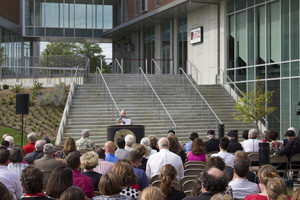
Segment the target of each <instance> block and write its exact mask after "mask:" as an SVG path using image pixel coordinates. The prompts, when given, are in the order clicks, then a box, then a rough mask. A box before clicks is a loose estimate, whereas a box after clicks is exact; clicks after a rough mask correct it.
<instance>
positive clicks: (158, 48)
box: [148, 24, 161, 74]
mask: <svg viewBox="0 0 300 200" xmlns="http://www.w3.org/2000/svg"><path fill="white" fill-rule="evenodd" d="M154 58H155V59H161V25H160V24H156V25H155V54H154ZM157 64H158V66H159V67H160V62H157ZM152 65H154V64H153V63H152ZM148 67H150V66H148ZM153 67H154V68H155V69H154V70H155V74H159V73H160V72H159V71H158V70H157V69H156V67H155V66H153Z"/></svg>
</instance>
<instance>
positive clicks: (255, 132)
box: [249, 129, 258, 139]
mask: <svg viewBox="0 0 300 200" xmlns="http://www.w3.org/2000/svg"><path fill="white" fill-rule="evenodd" d="M249 136H250V138H252V139H255V138H257V136H258V132H257V130H256V129H251V130H250V131H249Z"/></svg>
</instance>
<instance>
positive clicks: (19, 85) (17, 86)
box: [11, 83, 23, 93]
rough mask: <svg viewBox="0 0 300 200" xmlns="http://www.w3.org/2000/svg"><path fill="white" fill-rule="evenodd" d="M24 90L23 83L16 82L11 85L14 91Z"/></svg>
mask: <svg viewBox="0 0 300 200" xmlns="http://www.w3.org/2000/svg"><path fill="white" fill-rule="evenodd" d="M22 90H23V88H22V83H21V84H15V85H14V86H12V87H11V91H13V92H14V93H20V92H21V91H22Z"/></svg>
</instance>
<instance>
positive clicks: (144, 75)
mask: <svg viewBox="0 0 300 200" xmlns="http://www.w3.org/2000/svg"><path fill="white" fill-rule="evenodd" d="M139 72H141V74H142V76H143V77H144V78H142V81H143V82H142V84H141V85H142V88H143V90H144V80H146V82H147V84H146V85H147V96H148V98H149V90H148V88H149V87H150V88H151V98H152V107H154V95H155V96H156V98H157V110H158V117H159V118H160V106H161V107H162V108H163V117H164V128H165V127H166V116H165V115H166V114H167V115H168V117H169V120H170V129H172V128H173V126H174V130H175V132H176V124H175V122H174V120H173V118H172V117H171V115H170V113H169V112H168V110H167V108H166V107H165V105H164V104H163V102H162V101H161V100H160V98H159V96H158V95H157V93H156V92H155V90H154V88H153V87H152V84H151V83H150V81H149V79H148V78H147V76H146V74H145V73H144V71H143V69H142V68H141V67H139ZM172 124H173V126H172Z"/></svg>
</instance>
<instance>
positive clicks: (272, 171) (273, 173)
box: [245, 165, 278, 200]
mask: <svg viewBox="0 0 300 200" xmlns="http://www.w3.org/2000/svg"><path fill="white" fill-rule="evenodd" d="M276 177H278V174H277V170H276V168H275V167H274V166H272V165H264V166H262V167H261V168H260V169H259V171H258V179H259V181H260V184H261V187H262V189H261V188H260V187H259V190H260V193H259V194H249V195H247V196H246V197H245V200H254V199H255V200H257V199H258V200H268V193H267V184H268V182H269V181H270V180H271V179H273V178H276Z"/></svg>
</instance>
